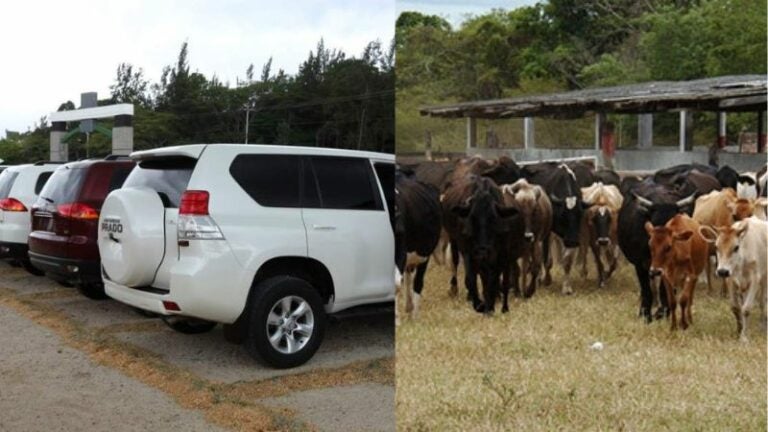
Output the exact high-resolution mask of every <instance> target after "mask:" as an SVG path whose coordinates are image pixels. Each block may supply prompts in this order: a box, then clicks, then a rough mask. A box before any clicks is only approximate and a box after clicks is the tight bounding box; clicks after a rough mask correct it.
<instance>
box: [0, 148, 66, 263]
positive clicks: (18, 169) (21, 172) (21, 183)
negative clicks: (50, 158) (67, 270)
mask: <svg viewBox="0 0 768 432" xmlns="http://www.w3.org/2000/svg"><path fill="white" fill-rule="evenodd" d="M61 163H63V162H61ZM61 163H56V162H37V163H34V164H25V165H14V166H9V167H7V168H5V169H4V170H3V171H2V172H0V258H3V259H10V260H12V261H13V262H14V263H18V264H20V265H22V266H24V268H26V269H27V270H28V271H29V272H30V273H32V274H35V275H38V276H41V275H43V272H42V271H40V270H38V269H36V268H35V267H33V266H32V264H31V263H30V261H29V255H28V254H27V252H28V246H27V237H28V236H29V232H30V229H31V228H32V218H31V216H30V213H29V211H30V209H31V208H32V205H33V204H35V202H36V201H37V197H38V195H39V194H40V191H41V190H43V186H45V182H47V181H48V179H49V178H50V177H51V175H52V174H53V171H54V170H55V169H56V168H57V167H58V166H59V165H60V164H61Z"/></svg>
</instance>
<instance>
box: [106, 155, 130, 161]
mask: <svg viewBox="0 0 768 432" xmlns="http://www.w3.org/2000/svg"><path fill="white" fill-rule="evenodd" d="M130 158H131V157H130V156H129V155H118V154H108V155H107V156H106V157H104V160H118V159H130Z"/></svg>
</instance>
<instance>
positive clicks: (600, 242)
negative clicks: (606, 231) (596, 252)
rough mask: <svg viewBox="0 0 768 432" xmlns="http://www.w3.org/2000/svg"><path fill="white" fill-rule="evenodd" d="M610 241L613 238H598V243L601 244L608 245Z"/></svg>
mask: <svg viewBox="0 0 768 432" xmlns="http://www.w3.org/2000/svg"><path fill="white" fill-rule="evenodd" d="M610 243H611V239H609V238H608V237H600V238H599V239H597V244H599V245H600V246H608V245H609V244H610Z"/></svg>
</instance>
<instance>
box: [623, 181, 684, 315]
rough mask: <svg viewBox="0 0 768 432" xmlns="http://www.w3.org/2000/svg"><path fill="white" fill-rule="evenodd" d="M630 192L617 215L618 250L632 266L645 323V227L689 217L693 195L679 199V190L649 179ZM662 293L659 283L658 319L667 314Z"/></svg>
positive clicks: (648, 297) (649, 296)
mask: <svg viewBox="0 0 768 432" xmlns="http://www.w3.org/2000/svg"><path fill="white" fill-rule="evenodd" d="M629 192H630V193H629V194H628V196H627V197H625V199H624V203H623V205H622V207H621V210H620V211H619V219H618V222H619V226H618V237H619V247H620V248H621V251H622V252H623V253H624V256H625V257H626V258H627V260H628V261H629V262H630V263H632V265H634V267H635V274H636V275H637V279H638V282H639V283H640V297H641V301H640V315H641V316H643V317H645V319H646V321H647V322H651V320H652V315H651V307H652V305H653V292H652V290H651V278H650V276H649V272H650V268H651V251H650V249H649V247H648V240H649V237H648V233H647V232H646V230H645V228H644V225H645V223H646V222H648V221H650V222H651V224H653V226H662V225H664V224H666V223H667V221H669V220H670V219H672V217H673V216H675V215H676V214H677V213H680V212H685V213H687V214H688V215H691V214H692V213H693V204H694V197H695V195H693V194H692V195H690V196H688V197H685V196H681V194H680V191H679V190H678V189H675V188H673V187H671V186H667V185H660V184H658V183H655V182H654V181H653V178H651V177H649V178H646V179H644V180H643V181H641V182H639V183H637V184H636V185H634V187H632V188H631V190H630V191H629ZM664 289H665V288H664V286H663V283H662V284H661V286H660V287H659V290H660V292H659V297H660V299H661V307H660V308H659V310H658V311H657V314H656V315H657V317H664V316H666V313H667V310H668V308H667V300H666V298H667V297H666V294H665V291H664Z"/></svg>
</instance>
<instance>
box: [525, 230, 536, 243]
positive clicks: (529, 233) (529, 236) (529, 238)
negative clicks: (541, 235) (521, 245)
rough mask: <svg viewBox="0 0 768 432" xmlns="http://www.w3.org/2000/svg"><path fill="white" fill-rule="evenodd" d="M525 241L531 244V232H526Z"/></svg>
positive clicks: (532, 238) (532, 236) (532, 237)
mask: <svg viewBox="0 0 768 432" xmlns="http://www.w3.org/2000/svg"><path fill="white" fill-rule="evenodd" d="M525 240H527V241H528V242H529V243H533V240H534V235H533V233H532V232H530V231H528V232H526V233H525Z"/></svg>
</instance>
